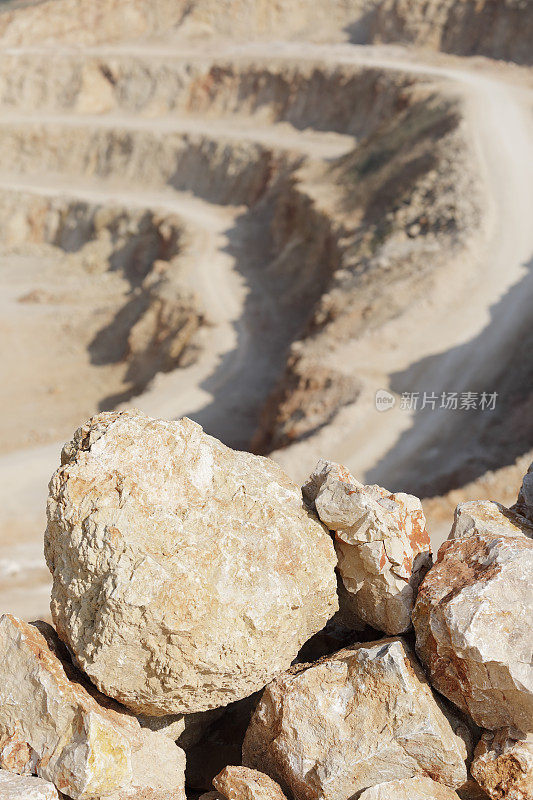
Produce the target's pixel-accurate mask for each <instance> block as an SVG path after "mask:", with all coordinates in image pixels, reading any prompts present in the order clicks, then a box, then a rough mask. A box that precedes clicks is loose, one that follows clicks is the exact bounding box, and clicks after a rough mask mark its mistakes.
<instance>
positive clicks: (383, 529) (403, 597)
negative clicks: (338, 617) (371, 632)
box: [302, 460, 431, 634]
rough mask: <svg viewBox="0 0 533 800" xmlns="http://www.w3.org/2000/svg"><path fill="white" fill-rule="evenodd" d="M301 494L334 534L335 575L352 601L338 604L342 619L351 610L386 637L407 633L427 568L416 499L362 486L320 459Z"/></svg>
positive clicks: (425, 543) (425, 538)
mask: <svg viewBox="0 0 533 800" xmlns="http://www.w3.org/2000/svg"><path fill="white" fill-rule="evenodd" d="M302 491H303V495H304V498H306V500H307V501H308V502H309V503H310V504H312V505H314V507H315V508H316V511H317V514H318V516H319V517H320V519H321V520H322V522H323V523H324V524H325V525H327V527H328V528H329V529H330V530H332V531H335V550H336V552H337V556H338V560H339V563H338V568H339V572H340V574H341V577H342V580H343V583H344V586H345V588H346V589H347V591H348V592H349V593H350V594H351V595H352V597H353V602H352V603H350V608H346V607H345V606H346V604H342V605H341V608H342V610H343V612H344V616H345V617H346V615H349V614H350V612H351V613H352V614H353V613H354V611H355V613H356V615H357V617H358V618H359V620H361V621H362V622H364V623H366V624H368V625H371V626H372V627H373V628H376V629H377V630H380V631H384V632H385V633H387V634H398V633H403V632H405V631H407V630H408V629H409V628H410V627H411V612H412V610H413V606H414V601H415V598H416V592H417V589H418V586H419V584H420V581H421V580H422V578H423V577H424V575H425V573H426V571H427V570H428V569H429V567H430V566H431V552H430V541H429V536H428V533H427V531H426V523H425V517H424V513H423V511H422V506H421V503H420V500H418V498H416V497H414V496H413V495H409V494H404V493H402V492H398V493H396V494H392V493H391V492H388V491H387V490H386V489H382V488H381V487H380V486H363V485H362V484H361V483H359V482H358V481H357V480H356V479H355V478H354V477H353V476H352V475H351V474H350V473H349V472H348V470H347V469H346V468H345V467H343V466H342V465H340V464H336V463H334V462H332V461H324V460H320V461H319V462H318V464H317V466H316V469H315V471H314V472H313V474H312V475H311V477H310V478H309V480H308V482H307V483H306V484H305V485H304V486H303V487H302ZM343 606H344V607H343ZM357 617H356V618H357Z"/></svg>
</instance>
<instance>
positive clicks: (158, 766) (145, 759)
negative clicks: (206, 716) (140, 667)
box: [0, 614, 185, 800]
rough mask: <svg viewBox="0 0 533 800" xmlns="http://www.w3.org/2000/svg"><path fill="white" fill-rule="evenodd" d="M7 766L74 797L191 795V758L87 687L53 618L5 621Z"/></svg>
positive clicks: (161, 799) (1, 670) (1, 636)
mask: <svg viewBox="0 0 533 800" xmlns="http://www.w3.org/2000/svg"><path fill="white" fill-rule="evenodd" d="M0 652H1V653H2V661H1V662H0V767H2V768H5V769H8V770H10V771H12V772H18V773H23V774H32V773H33V774H37V775H38V776H39V777H41V778H44V779H46V780H47V781H51V782H52V783H53V784H55V786H56V787H57V788H58V789H59V790H60V791H61V792H64V793H65V794H67V795H68V796H69V797H71V798H73V799H74V800H95V798H99V797H102V796H105V797H106V798H110V800H123V798H126V797H128V798H130V799H131V800H141V799H142V800H185V792H184V770H185V756H184V753H183V751H182V750H180V748H179V747H177V746H176V745H175V744H174V743H173V742H171V741H170V739H167V738H166V737H165V736H163V735H162V734H158V733H152V732H151V731H147V730H143V729H142V728H141V727H140V725H139V723H138V721H137V720H136V719H135V717H133V716H131V715H130V714H128V713H126V712H125V711H123V710H122V711H121V710H120V708H119V707H118V706H116V704H115V703H113V702H112V701H110V700H108V698H106V697H103V696H102V695H100V694H99V693H98V692H97V691H96V690H95V689H93V688H92V687H90V685H88V684H86V683H85V682H84V680H83V677H82V676H81V675H80V673H79V672H78V671H77V670H76V669H75V668H74V667H73V666H72V664H70V663H69V661H68V654H67V652H66V650H65V648H64V647H63V645H61V643H60V642H59V640H58V639H57V637H56V636H55V633H54V631H53V629H52V628H51V627H50V626H49V625H46V624H45V623H35V624H33V625H29V624H27V623H25V622H21V621H20V620H18V619H16V618H15V617H12V616H10V615H7V614H6V615H4V616H3V617H2V618H1V620H0Z"/></svg>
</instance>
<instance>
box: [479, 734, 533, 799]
mask: <svg viewBox="0 0 533 800" xmlns="http://www.w3.org/2000/svg"><path fill="white" fill-rule="evenodd" d="M471 769H472V775H473V776H474V778H475V779H476V781H477V782H478V783H479V785H480V786H482V787H483V789H484V790H485V791H486V792H487V793H488V795H489V797H491V798H494V800H500V798H503V797H505V798H507V800H531V799H532V798H533V735H532V734H521V733H520V732H519V731H517V730H513V729H510V728H502V729H500V730H499V731H496V732H493V731H486V732H485V733H484V734H483V736H482V737H481V740H480V742H479V744H478V746H477V748H476V754H475V759H474V761H473V763H472V768H471Z"/></svg>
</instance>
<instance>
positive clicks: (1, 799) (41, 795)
mask: <svg viewBox="0 0 533 800" xmlns="http://www.w3.org/2000/svg"><path fill="white" fill-rule="evenodd" d="M0 800H59V795H58V793H57V789H56V787H55V786H54V784H53V783H49V782H48V781H44V780H43V779H42V778H29V777H28V776H27V775H14V774H13V773H12V772H6V770H4V769H0Z"/></svg>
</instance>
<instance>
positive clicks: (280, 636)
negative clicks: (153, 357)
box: [45, 411, 338, 716]
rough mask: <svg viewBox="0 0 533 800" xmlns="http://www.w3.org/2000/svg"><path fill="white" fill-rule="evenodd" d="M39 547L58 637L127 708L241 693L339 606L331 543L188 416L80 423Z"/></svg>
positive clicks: (258, 684)
mask: <svg viewBox="0 0 533 800" xmlns="http://www.w3.org/2000/svg"><path fill="white" fill-rule="evenodd" d="M45 553H46V559H47V563H48V566H49V568H50V570H51V572H52V575H53V590H52V603H51V610H52V616H53V619H54V622H55V624H56V627H57V630H58V633H59V635H60V637H61V638H62V639H63V641H65V642H66V643H67V644H68V646H69V648H70V650H71V651H72V652H73V654H74V656H75V658H76V661H77V662H78V664H79V665H80V667H81V668H82V669H83V670H84V671H85V672H86V673H87V675H89V677H90V678H91V680H92V681H93V682H94V683H95V684H96V685H97V686H98V688H99V689H100V690H101V691H103V692H105V694H107V695H109V696H110V697H114V698H115V699H117V700H119V701H120V702H121V703H124V704H125V705H126V706H128V707H129V708H131V709H132V710H133V711H135V712H136V713H141V714H149V715H156V716H157V715H165V714H176V713H191V712H195V711H202V710H205V709H209V708H215V707H219V706H223V705H226V704H227V703H230V702H231V701H233V700H236V699H239V698H241V697H245V696H247V695H249V694H251V693H252V692H254V691H255V690H257V689H259V688H262V687H263V686H264V685H265V684H266V683H267V682H268V681H269V680H270V679H271V678H272V677H273V676H274V675H276V674H277V673H279V672H280V671H282V670H284V669H286V668H287V667H288V666H289V664H290V663H291V661H292V660H293V659H294V657H295V656H296V654H297V652H298V650H299V649H300V647H301V646H302V644H303V643H304V642H305V641H307V639H309V637H310V636H312V635H313V634H314V633H316V632H317V631H319V630H320V629H321V628H322V627H323V626H324V625H325V623H326V622H327V620H328V619H329V617H331V616H332V615H333V614H334V613H335V611H336V610H337V607H338V603H337V593H336V580H335V564H336V558H335V552H334V549H333V545H332V542H331V539H330V537H329V535H328V533H327V531H326V530H325V529H324V528H323V526H322V525H321V524H320V523H319V522H318V520H317V519H316V517H315V516H314V515H313V514H311V513H310V512H309V511H308V510H307V509H306V508H305V507H304V505H303V503H302V497H301V493H300V489H299V488H298V487H297V486H296V485H295V484H294V483H293V482H292V481H291V480H290V479H289V478H288V477H287V476H286V475H285V474H284V472H283V471H282V470H281V468H280V467H278V466H277V465H276V464H275V463H274V462H273V461H270V460H269V459H266V458H261V457H259V456H254V455H251V454H250V453H242V452H236V451H234V450H231V449H230V448H229V447H225V446H224V445H223V444H222V443H221V442H219V441H217V440H216V439H213V438H212V437H211V436H208V435H207V434H205V433H204V432H203V430H202V428H201V427H200V426H199V425H197V424H196V423H194V422H191V420H189V419H182V420H179V421H177V422H167V421H165V420H155V419H151V418H150V417H147V416H145V415H144V414H141V413H139V412H132V411H124V412H115V413H105V414H100V415H98V416H96V417H94V418H93V419H92V420H90V421H89V422H88V423H87V425H85V426H84V427H82V428H80V429H79V430H78V431H77V432H76V434H75V436H74V438H73V440H72V441H71V442H70V443H69V444H67V445H66V446H65V448H64V450H63V453H62V466H61V467H60V468H59V469H58V470H57V471H56V472H55V474H54V476H53V477H52V480H51V482H50V498H49V502H48V527H47V530H46V536H45Z"/></svg>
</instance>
